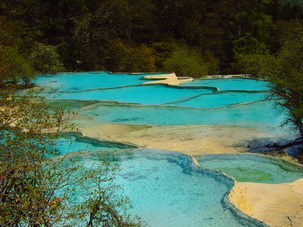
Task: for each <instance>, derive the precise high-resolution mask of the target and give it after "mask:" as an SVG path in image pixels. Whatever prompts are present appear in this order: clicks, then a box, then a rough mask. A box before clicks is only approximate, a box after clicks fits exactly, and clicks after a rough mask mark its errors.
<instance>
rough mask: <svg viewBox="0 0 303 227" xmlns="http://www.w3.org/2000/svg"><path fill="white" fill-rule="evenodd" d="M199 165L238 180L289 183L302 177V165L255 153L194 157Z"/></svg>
mask: <svg viewBox="0 0 303 227" xmlns="http://www.w3.org/2000/svg"><path fill="white" fill-rule="evenodd" d="M196 160H197V161H198V162H199V164H200V165H201V166H205V167H208V168H211V169H215V170H220V171H222V172H224V173H226V174H227V175H229V176H232V177H234V178H235V179H236V180H237V181H240V182H256V183H268V184H281V183H290V182H293V181H296V180H298V179H300V178H303V166H301V165H296V164H293V163H290V162H287V161H285V160H282V159H277V158H273V157H269V156H263V155H256V154H222V155H203V156H200V157H196Z"/></svg>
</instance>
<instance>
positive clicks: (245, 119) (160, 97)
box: [37, 72, 302, 226]
mask: <svg viewBox="0 0 303 227" xmlns="http://www.w3.org/2000/svg"><path fill="white" fill-rule="evenodd" d="M144 75H147V74H143V75H140V74H135V75H133V74H114V73H106V72H93V73H79V74H77V73H72V74H55V75H42V76H41V77H39V78H38V79H37V84H38V85H42V86H43V85H47V86H50V87H51V88H58V89H59V90H58V91H57V92H56V96H53V97H52V98H51V101H52V102H61V103H66V104H68V105H72V106H73V108H74V110H76V111H77V112H78V113H79V114H80V115H81V116H84V118H85V119H86V121H85V123H86V124H100V123H101V124H103V123H104V124H108V123H110V124H117V123H118V124H127V125H190V124H203V125H230V126H234V125H236V126H241V127H251V128H256V129H259V130H263V131H267V132H275V133H276V134H278V135H283V136H285V135H289V134H288V133H287V132H286V131H285V129H281V128H280V127H279V125H280V124H281V123H282V122H283V120H284V119H285V113H283V112H282V111H280V110H278V109H276V108H273V107H274V104H273V102H272V101H267V100H265V98H266V96H267V94H268V89H267V84H266V82H265V81H256V80H251V79H241V78H237V79H216V80H197V81H195V80H194V81H192V82H188V83H184V84H183V85H182V84H181V85H180V86H168V85H142V84H141V83H142V82H144V81H143V80H142V79H141V78H142V77H143V76H144ZM48 98H50V97H49V96H48ZM77 106H78V107H77ZM76 123H77V121H76ZM71 138H72V140H73V141H74V142H73V144H72V145H70V144H69V141H64V140H63V139H62V140H60V141H59V144H58V145H57V149H58V150H59V154H66V153H70V152H73V153H72V156H77V157H78V159H77V160H79V162H83V163H84V164H85V166H86V167H87V168H91V167H92V166H95V165H98V163H99V162H100V161H101V160H107V161H108V160H109V161H113V160H114V162H119V163H120V164H121V166H122V170H121V172H119V174H118V177H117V179H116V182H117V183H119V184H121V185H122V187H123V188H124V189H125V191H124V194H125V195H127V196H128V197H129V198H130V200H131V202H132V203H133V205H134V208H133V209H132V210H131V213H132V214H136V215H139V216H140V217H142V219H143V220H144V221H146V222H147V223H148V224H149V225H150V226H263V225H265V224H264V223H261V222H259V221H257V220H255V219H252V218H250V217H248V216H246V215H244V214H243V213H242V212H241V211H239V210H237V209H236V208H235V207H234V206H233V205H232V204H230V203H229V200H228V199H227V195H228V193H229V191H230V189H231V188H232V187H233V185H234V180H233V179H232V178H230V177H228V176H231V177H234V178H235V179H236V180H238V181H248V182H260V183H272V184H276V183H283V182H291V181H294V180H296V179H298V178H301V177H302V168H301V166H297V165H294V164H291V163H288V162H284V161H281V160H279V159H271V158H265V157H263V156H259V155H252V156H247V155H245V154H243V155H237V156H224V155H213V156H201V157H199V158H198V159H197V160H198V162H199V163H200V164H201V166H203V167H201V166H198V165H196V164H194V163H193V161H192V159H191V157H189V156H187V155H185V154H181V153H177V152H172V151H163V150H155V149H146V148H140V149H138V148H135V147H136V146H135V145H134V147H132V145H130V144H128V145H127V144H121V143H112V142H110V141H103V142H102V141H98V142H96V141H95V140H90V139H87V138H86V139H83V138H82V139H81V138H80V139H79V138H77V137H75V136H71ZM82 147H83V148H82ZM78 150H95V151H91V152H89V153H85V156H83V155H84V153H79V152H77V151H78ZM96 150H97V151H96ZM99 150H100V151H99ZM104 150H107V151H106V152H105V151H104ZM109 150H112V151H109ZM117 150H120V152H117ZM222 153H224V152H222ZM113 156H115V158H114V159H112V157H113ZM204 167H207V168H204ZM212 169H213V170H212ZM217 170H219V171H221V172H218V171H217ZM223 173H225V174H227V175H228V176H226V175H224V174H223ZM81 193H83V192H80V191H79V192H77V193H75V194H74V195H72V197H71V200H73V198H78V197H79V194H81ZM83 198H85V197H83Z"/></svg>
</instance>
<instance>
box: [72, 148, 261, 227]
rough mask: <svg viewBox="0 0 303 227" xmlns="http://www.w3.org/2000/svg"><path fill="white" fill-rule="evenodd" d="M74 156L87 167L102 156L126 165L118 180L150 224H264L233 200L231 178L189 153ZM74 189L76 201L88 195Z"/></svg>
mask: <svg viewBox="0 0 303 227" xmlns="http://www.w3.org/2000/svg"><path fill="white" fill-rule="evenodd" d="M71 158H72V159H73V160H77V163H80V164H84V166H85V167H86V168H95V167H96V166H98V165H100V161H101V160H103V161H109V162H112V161H114V162H118V163H119V164H120V168H121V169H120V171H119V172H118V174H117V177H116V179H115V181H114V182H115V183H117V184H120V185H121V186H122V187H123V190H124V192H123V194H124V195H126V196H128V197H129V198H130V200H131V203H132V204H133V206H134V207H133V208H132V209H131V210H130V213H131V214H134V215H138V216H140V217H141V218H142V220H144V221H145V222H146V223H147V224H148V225H149V226H155V227H170V226H215V227H225V226H233V227H238V226H264V224H263V223H261V222H259V221H257V220H255V219H252V218H250V217H248V216H246V215H244V214H243V213H241V212H240V211H238V210H237V209H235V207H234V206H233V205H232V204H231V203H230V202H229V200H228V199H227V195H228V193H229V191H230V190H231V188H232V187H233V185H234V182H233V180H232V179H231V178H229V177H227V176H225V175H223V174H221V173H219V172H217V171H213V170H209V169H205V168H202V167H199V166H197V165H195V164H194V163H193V161H192V159H191V158H190V157H189V156H187V155H184V154H181V153H177V152H171V151H165V150H155V149H137V150H134V151H131V152H112V153H109V152H90V153H86V154H83V153H82V154H81V155H78V156H77V154H73V155H72V156H71ZM74 193H75V194H74V202H81V200H83V201H84V200H85V198H86V193H87V192H86V193H85V192H83V191H82V190H80V189H78V190H76V191H75V192H74ZM79 225H80V226H81V224H79Z"/></svg>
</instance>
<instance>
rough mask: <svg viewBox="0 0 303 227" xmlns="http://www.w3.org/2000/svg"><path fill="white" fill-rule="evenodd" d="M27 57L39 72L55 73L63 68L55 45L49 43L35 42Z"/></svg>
mask: <svg viewBox="0 0 303 227" xmlns="http://www.w3.org/2000/svg"><path fill="white" fill-rule="evenodd" d="M29 59H30V61H31V64H32V65H33V67H34V68H35V70H36V71H37V72H40V73H55V72H61V71H63V70H64V67H63V64H62V62H61V60H60V56H59V54H58V53H57V50H56V47H54V46H51V45H45V44H42V43H36V45H34V47H33V48H32V50H31V53H30V55H29Z"/></svg>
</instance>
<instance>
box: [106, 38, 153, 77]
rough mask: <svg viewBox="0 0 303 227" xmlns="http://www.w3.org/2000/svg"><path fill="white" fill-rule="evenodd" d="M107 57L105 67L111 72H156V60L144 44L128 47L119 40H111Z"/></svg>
mask: <svg viewBox="0 0 303 227" xmlns="http://www.w3.org/2000/svg"><path fill="white" fill-rule="evenodd" d="M107 55H108V59H107V62H106V66H107V68H108V69H110V70H112V71H120V72H132V71H137V72H138V71H141V72H153V71H156V66H155V64H156V58H155V56H154V52H153V49H152V48H150V47H148V46H147V45H144V44H142V45H130V44H128V43H125V42H123V41H122V40H120V39H118V40H113V41H111V42H110V48H109V49H108V50H107Z"/></svg>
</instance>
